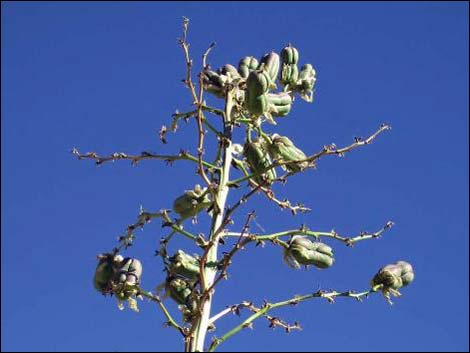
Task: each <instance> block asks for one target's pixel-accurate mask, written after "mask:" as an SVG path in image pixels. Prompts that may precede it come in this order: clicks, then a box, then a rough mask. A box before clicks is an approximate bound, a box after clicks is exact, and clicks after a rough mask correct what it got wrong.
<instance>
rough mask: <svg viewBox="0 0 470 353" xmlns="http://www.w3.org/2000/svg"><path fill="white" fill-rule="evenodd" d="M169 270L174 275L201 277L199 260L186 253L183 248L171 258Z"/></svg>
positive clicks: (192, 277)
mask: <svg viewBox="0 0 470 353" xmlns="http://www.w3.org/2000/svg"><path fill="white" fill-rule="evenodd" d="M169 270H170V273H171V274H172V275H180V276H183V277H186V278H188V279H196V278H198V277H199V261H198V260H197V259H196V258H195V257H193V256H191V255H188V254H186V253H185V252H184V251H183V250H178V251H177V252H176V254H175V255H174V256H173V257H171V258H170V268H169Z"/></svg>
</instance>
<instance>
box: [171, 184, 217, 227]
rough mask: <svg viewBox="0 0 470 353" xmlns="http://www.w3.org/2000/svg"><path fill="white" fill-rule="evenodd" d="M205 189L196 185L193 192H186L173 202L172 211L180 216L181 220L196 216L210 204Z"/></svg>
mask: <svg viewBox="0 0 470 353" xmlns="http://www.w3.org/2000/svg"><path fill="white" fill-rule="evenodd" d="M206 189H207V188H201V186H200V185H196V186H195V187H194V189H193V190H186V191H185V193H184V194H183V195H181V196H180V197H178V198H177V199H176V200H175V201H174V203H173V210H174V211H175V212H176V213H178V214H179V215H180V217H181V220H184V219H186V218H190V217H194V216H196V215H197V214H198V213H199V212H201V211H202V210H204V209H206V208H208V207H209V206H210V205H211V204H212V202H211V200H210V195H209V194H208V193H207V192H206Z"/></svg>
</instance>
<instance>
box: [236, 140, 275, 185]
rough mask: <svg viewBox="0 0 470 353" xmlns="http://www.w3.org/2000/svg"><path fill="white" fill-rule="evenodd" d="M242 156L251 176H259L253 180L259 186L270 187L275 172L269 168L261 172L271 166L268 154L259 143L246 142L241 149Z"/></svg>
mask: <svg viewBox="0 0 470 353" xmlns="http://www.w3.org/2000/svg"><path fill="white" fill-rule="evenodd" d="M243 156H244V157H245V159H246V162H247V163H248V167H249V169H250V171H251V172H252V173H253V174H259V175H257V176H255V177H254V180H255V181H256V182H257V183H258V184H260V185H270V184H271V183H272V181H273V180H274V179H276V176H277V175H276V170H275V169H274V168H271V169H269V170H267V171H265V172H264V173H263V170H265V169H266V168H268V167H269V166H270V165H271V164H272V161H271V158H270V156H269V153H268V151H267V149H266V147H265V146H264V144H262V143H261V142H260V141H253V142H248V141H247V142H246V143H245V146H244V147H243Z"/></svg>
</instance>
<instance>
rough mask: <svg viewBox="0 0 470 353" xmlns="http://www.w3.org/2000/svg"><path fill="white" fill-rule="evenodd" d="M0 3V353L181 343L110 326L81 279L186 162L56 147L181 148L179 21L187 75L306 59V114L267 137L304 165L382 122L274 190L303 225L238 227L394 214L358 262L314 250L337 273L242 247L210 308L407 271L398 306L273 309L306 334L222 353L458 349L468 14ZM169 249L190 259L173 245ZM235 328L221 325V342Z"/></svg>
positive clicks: (463, 8)
mask: <svg viewBox="0 0 470 353" xmlns="http://www.w3.org/2000/svg"><path fill="white" fill-rule="evenodd" d="M1 9H2V14H1V21H2V24H1V29H2V34H1V36H2V44H1V45H2V54H1V55H2V69H1V71H2V79H1V80H2V81H1V82H2V91H1V95H2V96H1V100H2V105H1V109H2V110H1V112H2V123H1V127H2V129H1V138H2V140H1V147H2V152H1V164H2V171H1V177H2V179H1V180H2V187H1V189H2V196H1V202H2V213H1V221H2V222H1V230H2V248H1V254H2V260H1V263H2V282H1V284H2V289H1V293H2V321H1V327H2V331H1V332H2V334H1V335H2V350H4V351H18V350H34V351H61V350H64V351H92V350H97V351H127V350H134V351H153V350H161V351H164V350H170V351H174V350H181V349H182V341H181V339H180V337H179V336H178V335H177V333H176V332H174V331H173V330H171V329H163V328H162V322H163V321H164V318H163V316H162V314H161V312H160V311H158V310H157V308H155V306H154V305H153V304H151V303H147V302H145V303H143V304H141V313H140V314H135V313H133V312H131V311H129V310H126V311H124V312H120V311H119V310H118V309H117V307H116V304H115V301H114V300H112V299H110V298H104V297H102V296H100V295H98V294H97V293H96V292H95V291H94V289H93V287H92V276H93V271H94V269H95V265H96V261H95V256H96V255H97V254H98V253H99V252H103V251H107V250H110V249H111V248H112V247H113V246H114V245H115V239H116V237H117V235H119V234H120V233H121V232H122V231H123V230H124V229H125V227H126V226H127V225H128V224H130V223H132V222H133V221H134V220H135V219H136V215H137V213H138V211H139V206H140V205H141V204H142V205H143V206H144V207H145V208H146V209H148V210H158V209H161V208H166V207H171V204H172V201H173V199H174V198H175V197H176V196H178V195H179V194H180V193H181V192H182V190H185V189H188V188H191V187H192V186H193V185H194V184H195V183H196V182H197V176H196V175H195V174H194V165H191V164H188V165H186V164H185V163H184V162H183V163H179V164H175V165H174V166H173V167H165V165H164V164H163V163H162V162H160V161H145V162H143V163H141V164H140V165H139V166H138V167H132V166H131V165H130V164H129V163H128V162H117V163H115V164H106V165H103V166H101V167H99V168H98V167H96V166H94V165H93V163H92V162H90V161H77V160H76V159H75V158H73V157H72V156H71V155H70V153H69V151H70V149H71V148H72V147H73V146H75V147H77V148H78V149H80V150H81V151H83V152H86V151H96V152H99V153H111V152H115V151H123V152H129V153H130V152H135V153H139V152H141V151H142V150H151V151H155V152H162V153H171V152H177V151H179V149H180V148H181V147H183V148H188V149H192V151H194V150H195V142H196V134H195V130H194V128H195V125H194V124H193V123H189V124H187V125H182V126H181V129H180V131H179V134H177V135H169V144H168V145H162V144H161V143H160V142H159V140H158V137H157V131H158V129H159V128H160V127H161V125H162V124H167V123H169V121H170V116H171V114H172V113H173V112H174V110H175V109H177V108H178V109H180V110H181V111H183V110H185V109H189V105H190V98H189V96H188V93H187V91H186V90H185V89H184V87H183V85H182V84H181V82H180V80H181V79H182V78H183V75H184V65H183V58H182V55H181V54H182V53H181V50H180V48H179V47H178V46H177V43H176V37H178V36H179V35H180V31H181V17H182V16H187V17H189V18H190V19H191V27H190V36H189V39H190V42H191V43H192V47H191V48H192V50H193V54H194V57H195V58H196V61H199V57H200V54H201V52H202V51H203V50H204V49H205V48H206V47H207V45H208V44H209V43H210V42H212V41H216V42H217V43H218V45H217V47H216V48H215V50H214V51H213V53H212V55H211V57H210V62H211V63H212V66H214V67H219V66H221V65H223V64H225V63H228V62H231V63H234V64H236V63H237V62H238V60H239V59H240V57H242V56H245V55H254V56H257V57H260V56H261V55H262V54H264V53H265V52H267V51H270V50H272V49H275V50H280V49H281V48H282V47H283V46H284V45H285V44H286V43H287V42H291V43H293V44H294V45H295V46H296V47H297V48H298V49H299V50H300V56H301V59H300V60H301V63H306V62H310V63H312V64H313V66H314V67H315V68H316V70H317V78H318V80H317V91H316V92H317V94H316V101H315V102H314V104H311V105H310V104H307V103H305V102H303V101H301V100H297V101H296V104H295V105H294V108H293V111H292V113H291V115H290V116H289V117H288V118H285V119H284V120H282V121H281V122H280V123H279V125H278V127H277V128H278V132H280V133H281V134H285V135H288V136H290V137H291V138H292V139H293V140H294V141H295V142H296V144H297V145H298V146H299V147H301V148H302V149H303V150H305V151H306V152H310V153H313V152H315V151H318V150H319V149H320V148H321V146H323V145H324V144H328V143H331V142H335V143H336V144H338V145H345V144H348V143H350V142H351V141H352V139H353V137H354V136H357V135H363V136H364V135H366V134H368V133H371V132H373V131H374V130H375V129H376V128H377V127H378V126H379V125H380V123H382V122H384V121H386V122H389V123H391V125H392V126H393V130H392V131H391V133H386V134H384V135H382V136H381V137H380V138H379V139H378V140H377V141H376V142H374V144H372V145H371V146H367V147H365V148H363V149H361V150H356V151H355V152H353V153H351V154H349V155H347V157H346V158H344V159H338V158H325V159H323V160H321V161H320V163H319V164H318V169H317V170H316V171H309V172H308V173H306V174H304V175H301V176H297V177H295V178H293V179H291V180H290V182H289V183H288V184H287V185H286V186H284V187H282V186H277V187H276V190H277V192H278V194H279V195H280V196H281V197H285V196H287V195H288V196H289V198H290V199H291V200H292V201H301V202H304V203H306V204H307V205H309V206H310V207H311V208H312V212H311V213H310V214H307V215H299V216H296V217H292V216H291V215H290V214H289V213H287V212H281V211H279V210H278V209H277V208H276V207H274V205H272V204H270V203H268V202H267V201H266V199H265V198H263V197H262V195H259V196H257V197H255V198H254V199H253V200H254V201H253V203H251V204H250V205H247V206H245V207H244V208H243V213H242V214H240V217H239V218H237V219H236V221H237V222H236V224H235V225H234V228H233V229H234V230H238V229H240V227H241V226H242V224H241V223H242V221H241V220H242V219H243V217H244V214H246V213H247V212H249V211H251V210H252V209H256V210H257V211H258V212H257V214H258V218H257V221H258V223H259V224H260V226H262V227H263V228H264V229H265V230H266V231H267V232H274V231H277V230H285V229H289V228H291V227H298V226H300V224H302V223H306V224H308V225H309V226H310V228H312V229H317V230H330V229H332V228H334V229H335V230H336V231H338V232H340V233H344V234H351V235H352V234H355V233H358V232H360V231H363V230H369V231H373V230H377V229H379V228H380V227H381V226H382V225H383V224H384V223H385V222H386V221H387V220H389V219H391V220H393V221H395V223H396V226H395V227H394V228H393V229H392V231H390V232H389V233H386V235H385V236H384V237H383V238H381V239H380V240H374V241H369V242H363V243H359V244H357V246H355V247H354V248H347V247H345V246H344V245H343V244H340V243H335V242H331V241H330V242H328V243H329V244H330V245H331V246H333V247H334V248H335V252H336V258H337V261H336V263H335V265H334V266H333V267H332V268H331V269H329V270H327V271H318V270H314V269H312V270H310V271H294V270H292V269H290V268H288V267H286V266H285V265H284V264H283V263H282V261H281V252H280V251H279V249H278V248H275V247H273V246H270V245H267V246H266V248H265V249H261V248H252V247H250V248H249V251H245V252H244V253H242V254H240V256H239V258H238V259H237V260H238V261H235V264H234V266H233V267H232V270H231V272H230V275H231V281H230V282H227V283H224V284H223V285H222V286H221V287H220V289H219V290H218V292H217V296H216V300H215V308H216V309H222V308H224V306H225V305H227V304H233V303H237V302H240V301H242V300H254V301H256V302H258V303H259V302H260V301H261V300H262V299H264V298H265V299H269V300H273V301H276V300H282V299H287V298H289V297H290V296H292V295H294V294H302V293H306V292H309V291H312V290H316V289H318V287H321V288H324V289H337V290H346V289H356V290H361V289H366V288H367V287H368V284H369V280H370V278H371V276H372V275H373V274H374V273H375V272H376V270H377V269H378V268H379V267H380V266H382V265H384V264H387V263H391V262H394V261H396V260H401V259H403V260H408V261H410V262H411V263H412V264H413V265H414V267H415V272H416V280H415V283H413V285H412V286H410V287H409V288H405V289H404V290H403V294H404V296H403V297H402V298H400V299H397V300H396V301H395V305H394V306H393V307H390V306H389V305H388V304H387V303H386V302H385V301H384V300H383V299H382V298H380V297H379V296H374V297H371V298H370V299H369V300H367V301H365V302H363V303H356V302H353V301H352V300H348V298H344V299H343V300H338V301H337V303H335V304H334V305H330V304H328V303H326V302H323V301H318V300H315V301H310V302H306V303H304V304H302V305H299V306H298V307H295V308H287V309H285V310H280V311H279V312H278V314H279V315H280V316H282V317H283V318H285V319H287V320H290V321H294V320H298V321H299V322H300V323H301V324H302V325H303V328H304V329H303V331H301V332H295V333H292V334H290V335H286V334H284V333H283V332H281V331H280V330H276V331H274V332H270V330H269V329H268V328H267V323H266V322H264V321H259V322H257V323H256V324H255V328H256V329H255V331H254V332H251V331H249V330H247V331H244V332H242V333H241V334H239V335H238V336H236V338H235V339H234V340H232V341H228V342H227V343H225V344H224V345H222V346H221V350H225V351H235V350H248V349H251V350H254V351H286V350H294V351H311V350H315V351H316V350H318V351H337V350H351V351H373V350H392V351H393V350H398V351H402V350H431V351H435V350H454V351H465V350H468V348H469V346H468V296H469V287H468V237H469V227H468V170H469V169H468V121H469V120H468V119H469V117H468V115H469V109H468V93H469V92H468V74H469V72H468V49H469V48H468V46H469V45H468V44H469V40H468V30H469V29H468V26H469V23H468V4H467V3H465V2H460V3H452V2H441V3H437V2H432V3H431V2H429V3H418V2H415V3H413V2H410V3H388V4H387V3H385V2H380V3H379V2H376V3H339V2H335V3H330V2H328V3H326V2H324V3H322V2H320V3H296V2H276V3H271V4H269V3H256V2H253V3H231V2H227V3H209V2H204V3H199V2H194V3H189V2H181V3H150V2H145V3H144V2H132V3H131V2H119V3H104V2H102V3H100V2H97V3H87V2H82V3H78V2H73V3H72V2H70V3H56V2H54V3H53V2H34V3H27V2H24V3H14V2H2V5H1ZM215 123H217V122H215ZM271 131H274V130H271ZM237 136H238V137H239V136H241V135H237ZM230 200H231V202H234V200H236V198H235V196H233V197H232V198H231V199H230ZM200 225H201V227H202V228H200V229H199V230H198V229H197V228H194V227H192V226H188V227H189V229H192V230H193V231H195V232H198V231H204V232H205V231H206V230H207V228H204V226H206V225H207V217H204V216H203V217H201V223H200ZM253 230H255V231H259V229H258V228H256V227H255V228H253ZM138 235H139V239H138V241H137V243H136V246H135V248H132V249H131V250H130V251H129V252H128V254H129V255H131V256H138V257H139V258H141V260H142V262H143V264H144V275H143V286H144V287H145V288H147V289H154V288H155V286H156V285H158V284H159V283H160V282H161V281H162V280H163V277H164V274H163V273H162V272H161V262H160V261H159V259H158V258H155V257H153V250H154V249H155V248H156V244H157V241H158V239H160V237H161V236H162V235H164V233H163V230H162V229H161V227H160V225H159V223H158V222H155V223H152V224H149V225H148V226H147V227H146V228H145V230H144V231H143V232H140V233H138ZM176 246H178V247H181V248H184V249H187V250H188V251H190V252H191V251H193V249H194V248H191V247H190V244H189V242H188V241H186V240H185V239H180V240H178V242H177V243H176V244H175V247H173V250H174V249H176ZM170 307H171V309H174V306H173V305H171V304H170ZM236 322H237V318H236V317H233V318H232V317H231V318H227V319H226V320H225V321H223V322H221V323H220V324H219V325H218V328H219V330H220V331H219V334H220V333H223V332H225V331H226V330H227V329H229V328H231V327H232V326H233V325H234V324H235V323H236Z"/></svg>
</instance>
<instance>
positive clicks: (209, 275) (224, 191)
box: [194, 92, 233, 352]
mask: <svg viewBox="0 0 470 353" xmlns="http://www.w3.org/2000/svg"><path fill="white" fill-rule="evenodd" d="M232 104H233V103H232V93H231V92H228V93H227V101H226V103H225V116H224V124H225V132H224V134H225V137H226V141H225V143H224V145H223V146H224V147H223V167H222V172H221V177H220V183H219V188H218V190H217V194H216V202H217V209H218V212H216V214H215V219H214V222H213V227H212V230H211V234H212V236H213V238H212V239H211V240H212V244H213V245H212V247H211V248H210V250H209V252H208V254H207V262H208V263H215V262H217V247H218V244H219V238H220V236H221V235H222V234H223V232H219V234H215V231H216V230H217V229H219V228H220V227H221V225H222V222H223V220H224V214H225V212H224V210H225V203H226V201H227V195H228V192H229V187H228V185H227V183H228V181H229V180H230V167H231V164H232V152H233V150H232V136H231V132H232V126H231V122H230V116H231V110H232ZM204 271H205V272H204V278H205V282H206V283H205V287H206V288H210V287H211V286H212V284H213V283H214V279H215V275H216V273H217V269H216V268H213V267H209V266H207V267H206V268H205V270H204ZM212 295H213V293H209V296H208V299H207V300H206V301H205V302H204V303H203V306H202V308H201V317H200V320H199V323H198V327H197V330H196V335H195V342H194V350H195V351H196V352H203V351H204V342H205V338H206V333H207V328H208V327H209V319H210V313H211V305H212Z"/></svg>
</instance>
